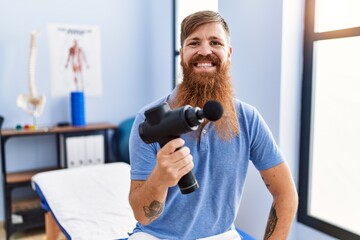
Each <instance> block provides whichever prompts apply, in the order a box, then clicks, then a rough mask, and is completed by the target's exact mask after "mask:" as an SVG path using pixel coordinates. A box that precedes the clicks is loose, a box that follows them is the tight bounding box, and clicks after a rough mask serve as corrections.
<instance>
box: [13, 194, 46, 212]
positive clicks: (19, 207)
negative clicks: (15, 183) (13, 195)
mask: <svg viewBox="0 0 360 240" xmlns="http://www.w3.org/2000/svg"><path fill="white" fill-rule="evenodd" d="M40 208H41V205H40V198H39V197H33V198H27V199H19V200H13V201H12V202H11V212H13V213H16V212H25V211H29V210H33V209H40Z"/></svg>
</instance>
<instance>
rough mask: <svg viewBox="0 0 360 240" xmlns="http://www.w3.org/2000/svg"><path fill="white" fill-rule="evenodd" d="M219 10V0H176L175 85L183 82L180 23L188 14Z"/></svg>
mask: <svg viewBox="0 0 360 240" xmlns="http://www.w3.org/2000/svg"><path fill="white" fill-rule="evenodd" d="M201 10H212V11H218V1H217V0H196V1H193V0H174V48H175V50H174V69H173V73H174V86H175V85H176V84H178V83H180V82H181V67H180V55H179V50H180V24H181V21H182V20H183V19H184V18H185V17H186V16H188V15H190V14H192V13H194V12H197V11H201Z"/></svg>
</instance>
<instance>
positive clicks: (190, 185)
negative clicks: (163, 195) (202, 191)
mask: <svg viewBox="0 0 360 240" xmlns="http://www.w3.org/2000/svg"><path fill="white" fill-rule="evenodd" d="M179 137H180V136H175V137H166V138H162V139H160V140H159V144H160V147H161V148H162V147H163V146H164V145H165V144H166V143H168V142H169V141H171V140H173V139H175V138H179ZM178 149H180V148H178ZM178 149H176V150H175V151H177V150H178ZM178 186H179V188H180V191H181V193H182V194H188V193H192V192H193V191H195V190H196V189H198V188H199V184H198V182H197V180H196V178H195V175H194V173H193V172H192V171H190V172H188V173H187V174H185V175H184V176H182V177H181V178H180V180H179V182H178Z"/></svg>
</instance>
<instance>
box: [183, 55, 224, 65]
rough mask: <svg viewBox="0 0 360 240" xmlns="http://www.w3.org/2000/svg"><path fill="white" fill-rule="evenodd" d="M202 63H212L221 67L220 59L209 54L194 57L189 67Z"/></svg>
mask: <svg viewBox="0 0 360 240" xmlns="http://www.w3.org/2000/svg"><path fill="white" fill-rule="evenodd" d="M200 61H209V62H212V63H213V64H214V65H215V66H220V59H219V58H218V57H217V56H216V55H214V54H208V55H206V56H202V55H198V54H196V56H194V57H193V58H192V59H191V60H190V61H189V66H194V65H195V64H196V63H197V62H200Z"/></svg>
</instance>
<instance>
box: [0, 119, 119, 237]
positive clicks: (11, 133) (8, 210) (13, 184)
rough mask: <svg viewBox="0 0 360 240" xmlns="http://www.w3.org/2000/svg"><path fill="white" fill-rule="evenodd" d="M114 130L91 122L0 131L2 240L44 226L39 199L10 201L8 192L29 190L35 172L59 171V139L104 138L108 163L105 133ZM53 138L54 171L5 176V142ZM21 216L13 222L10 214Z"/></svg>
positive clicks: (111, 125) (60, 150) (32, 170)
mask: <svg viewBox="0 0 360 240" xmlns="http://www.w3.org/2000/svg"><path fill="white" fill-rule="evenodd" d="M115 129H117V126H116V125H113V124H109V123H95V124H88V125H86V126H84V127H72V126H66V127H45V128H39V129H36V130H14V129H3V130H1V126H0V130H1V139H0V140H1V148H0V150H1V166H2V181H3V186H4V210H5V230H6V238H7V239H9V238H10V236H11V234H13V233H15V232H17V231H23V230H27V229H32V228H36V227H42V226H44V212H43V210H41V208H40V204H39V199H35V200H34V199H31V200H29V201H27V200H24V201H19V202H14V201H12V197H11V192H12V190H13V189H15V188H17V187H24V186H28V187H31V184H30V180H31V177H32V176H33V175H35V174H37V173H40V172H44V171H49V170H54V169H59V168H62V167H63V166H62V164H61V155H63V154H64V153H63V151H64V149H63V147H62V142H61V139H62V138H64V137H71V136H85V135H94V134H99V133H100V134H103V135H104V154H105V156H104V157H105V162H108V161H109V135H108V132H109V130H113V131H114V130H115ZM46 135H55V136H56V141H57V163H58V164H57V166H56V167H54V168H42V169H31V170H29V171H21V172H14V173H8V172H7V169H6V151H5V150H6V142H7V140H8V139H10V138H14V137H31V136H46ZM26 204H27V205H29V204H30V205H32V206H35V207H34V208H33V209H27V210H18V209H21V206H24V205H26ZM14 213H16V214H18V215H21V217H22V221H20V222H18V223H16V222H14V220H13V219H12V214H14Z"/></svg>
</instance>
